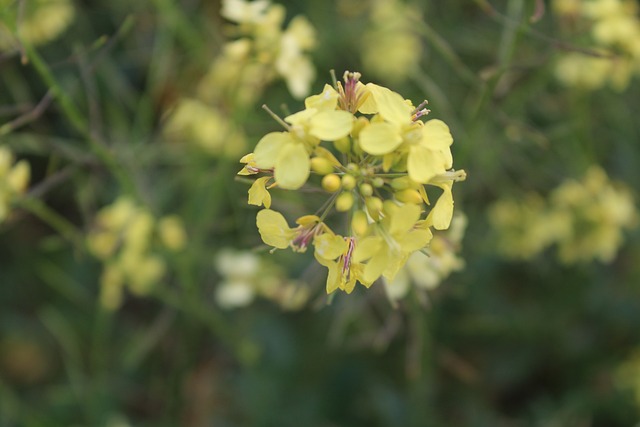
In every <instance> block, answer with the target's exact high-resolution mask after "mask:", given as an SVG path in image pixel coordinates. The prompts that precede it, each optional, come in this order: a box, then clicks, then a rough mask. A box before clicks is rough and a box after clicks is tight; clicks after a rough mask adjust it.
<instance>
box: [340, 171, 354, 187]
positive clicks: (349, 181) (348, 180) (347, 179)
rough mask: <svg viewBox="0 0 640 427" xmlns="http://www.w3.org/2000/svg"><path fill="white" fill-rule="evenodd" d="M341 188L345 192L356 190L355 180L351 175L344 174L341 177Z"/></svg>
mask: <svg viewBox="0 0 640 427" xmlns="http://www.w3.org/2000/svg"><path fill="white" fill-rule="evenodd" d="M342 187H343V188H344V189H345V190H353V189H354V188H356V179H355V178H354V177H353V175H349V174H346V175H343V176H342Z"/></svg>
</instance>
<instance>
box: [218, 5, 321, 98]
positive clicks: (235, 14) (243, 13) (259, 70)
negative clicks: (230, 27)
mask: <svg viewBox="0 0 640 427" xmlns="http://www.w3.org/2000/svg"><path fill="white" fill-rule="evenodd" d="M221 13H222V16H223V17H225V18H226V19H228V20H229V21H232V22H235V23H237V24H238V26H237V27H235V31H236V33H237V35H238V37H239V38H238V39H237V40H235V41H234V42H232V43H229V44H227V46H226V47H225V49H224V51H223V53H222V56H221V57H220V58H219V59H218V60H217V61H216V62H215V63H214V64H213V65H212V69H211V79H213V80H214V81H216V83H217V84H216V85H211V86H210V90H213V91H215V90H223V91H232V92H233V93H234V96H236V97H239V98H240V99H246V100H247V101H248V102H249V103H251V101H252V100H253V99H255V98H254V97H255V96H256V94H259V93H260V92H261V89H262V87H264V85H266V84H267V83H269V82H270V81H272V80H274V79H276V78H282V79H284V81H285V82H286V84H287V87H288V88H289V91H290V92H291V94H292V95H293V96H294V97H296V98H302V97H304V96H305V95H307V94H308V93H309V88H310V85H311V83H312V82H313V80H314V79H315V69H314V68H313V64H312V63H311V61H310V60H309V58H308V57H307V55H306V52H308V51H309V50H311V49H312V48H313V47H314V46H315V40H316V35H315V30H314V28H313V27H312V26H311V24H310V23H309V21H308V20H307V19H306V18H305V17H303V16H296V17H294V18H293V19H292V20H291V22H289V25H288V26H287V27H286V28H285V29H283V22H284V19H285V15H286V11H285V8H284V7H283V6H281V5H277V4H271V3H270V2H269V1H267V0H257V1H254V2H248V1H244V0H223V2H222V12H221Z"/></svg>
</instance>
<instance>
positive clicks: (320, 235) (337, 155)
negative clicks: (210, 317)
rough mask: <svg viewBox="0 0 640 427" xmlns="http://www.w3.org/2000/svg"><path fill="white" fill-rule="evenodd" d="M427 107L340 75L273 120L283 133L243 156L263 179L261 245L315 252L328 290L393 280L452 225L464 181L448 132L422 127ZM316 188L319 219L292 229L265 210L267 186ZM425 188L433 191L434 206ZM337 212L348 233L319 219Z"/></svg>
mask: <svg viewBox="0 0 640 427" xmlns="http://www.w3.org/2000/svg"><path fill="white" fill-rule="evenodd" d="M425 104H426V101H425V102H424V103H422V104H420V105H419V106H418V107H417V108H416V107H414V106H413V105H412V104H411V102H410V101H408V100H405V99H404V98H403V97H402V96H400V95H399V94H397V93H395V92H393V91H391V90H390V89H388V88H385V87H382V86H379V85H376V84H373V83H368V84H366V85H365V84H363V83H361V82H360V74H359V73H350V72H346V73H345V74H344V84H342V83H340V82H337V83H336V86H335V87H332V86H330V85H325V87H324V89H323V91H322V93H320V94H317V95H312V96H310V97H308V98H307V99H306V100H305V107H306V108H305V109H304V110H302V111H299V112H296V113H294V114H291V115H289V116H287V117H285V118H284V120H283V119H280V118H278V117H277V116H275V115H274V116H275V117H276V118H277V120H278V121H279V122H280V123H281V124H282V126H283V127H284V129H285V130H284V131H283V132H272V133H269V134H267V135H265V136H264V137H263V138H262V139H261V140H260V141H259V142H258V144H257V146H256V148H255V150H254V152H253V153H250V154H248V155H246V156H244V157H243V158H242V160H241V162H243V163H244V164H245V166H244V168H243V169H242V170H241V171H240V172H239V174H241V175H246V176H250V175H260V176H259V177H258V178H257V179H256V180H255V182H254V183H253V185H252V186H251V188H250V189H249V203H250V204H253V205H257V206H261V205H264V206H265V207H266V208H267V209H264V210H262V211H260V212H258V215H257V225H258V229H259V231H260V235H261V237H262V240H263V241H264V242H265V243H266V244H268V245H270V246H273V247H274V248H278V249H285V248H287V247H291V248H292V249H293V250H294V251H298V252H303V251H305V250H306V249H307V248H308V247H309V246H310V245H313V247H314V255H315V258H316V260H317V261H318V262H319V263H320V264H322V265H323V266H325V267H327V269H328V270H329V273H328V278H327V286H326V288H327V292H328V293H331V292H333V291H335V290H337V289H340V290H343V291H345V292H347V293H350V292H352V291H353V289H354V287H355V285H356V283H358V282H359V283H361V284H363V285H365V286H367V287H369V286H371V284H373V283H374V282H375V281H376V280H378V279H379V278H380V277H384V278H386V279H387V280H393V278H394V277H395V276H396V273H397V272H398V271H399V270H400V269H401V268H402V266H404V264H405V263H406V261H407V259H408V258H409V256H410V255H411V254H412V253H414V252H416V251H420V250H423V249H424V248H426V247H427V246H428V244H429V242H430V241H431V238H432V236H433V234H432V231H431V229H432V228H433V229H436V230H444V229H447V228H448V227H449V224H450V222H451V218H452V216H453V193H452V187H453V183H454V182H456V181H460V180H463V179H465V178H466V175H465V172H464V171H455V170H453V169H452V167H453V157H452V154H451V149H450V146H451V144H452V143H453V138H452V136H451V133H450V132H449V128H448V127H447V125H446V124H445V123H444V122H442V121H441V120H437V119H432V120H428V121H426V122H423V121H422V120H421V118H422V117H424V116H426V115H427V114H428V113H429V111H428V110H426V109H425V108H424V105H425ZM272 114H273V113H272ZM312 175H313V179H311V180H310V177H311V176H312ZM308 181H310V182H309V184H307V182H308ZM317 181H319V184H320V187H321V188H322V190H323V191H324V192H326V193H328V195H329V196H328V200H327V202H326V203H325V205H324V206H323V207H322V208H321V209H320V211H319V212H318V213H317V214H316V215H306V216H303V217H301V218H298V220H297V221H296V223H297V226H296V227H294V228H291V227H289V225H288V223H287V220H286V219H285V218H284V216H283V215H282V214H280V213H279V212H277V211H275V210H271V209H269V208H270V207H271V202H272V200H271V195H270V193H269V189H271V188H274V187H278V188H282V189H286V190H297V189H300V188H301V187H303V186H305V185H311V184H312V183H313V182H317ZM425 186H429V187H430V188H433V187H436V188H438V189H440V191H441V192H440V196H439V197H438V198H437V200H436V201H435V202H433V201H432V199H433V195H432V196H431V199H430V196H428V194H427V189H426V187H425ZM334 208H335V210H336V211H338V212H346V213H347V214H348V218H349V225H348V231H347V233H345V235H340V234H337V233H335V232H334V231H333V230H332V229H331V228H330V226H329V225H328V224H327V223H326V222H325V219H326V218H327V215H328V214H329V212H330V211H332V210H333V209H334Z"/></svg>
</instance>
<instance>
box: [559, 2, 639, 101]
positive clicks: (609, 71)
mask: <svg viewBox="0 0 640 427" xmlns="http://www.w3.org/2000/svg"><path fill="white" fill-rule="evenodd" d="M553 5H554V10H555V11H556V13H558V15H560V16H561V17H562V18H564V19H565V20H566V21H568V22H569V23H570V24H571V25H565V26H564V27H569V28H577V29H578V32H579V33H583V32H584V31H583V29H582V28H583V27H584V26H586V27H587V32H588V34H589V35H590V38H591V40H592V45H591V46H590V47H591V48H592V49H593V50H594V51H595V52H596V53H598V55H599V56H590V55H585V54H583V53H578V52H574V53H569V54H564V55H563V56H562V57H561V58H560V60H559V61H558V63H557V66H556V76H557V77H558V79H559V80H560V81H561V82H563V83H564V84H566V85H569V86H576V87H580V88H583V89H588V90H593V89H597V88H600V87H603V86H605V85H607V84H610V85H611V86H612V87H613V88H615V89H617V90H623V89H625V88H626V87H627V85H628V84H629V80H630V79H631V77H632V75H633V74H636V73H638V72H639V71H640V20H639V19H638V4H637V2H635V1H633V0H555V1H554V3H553Z"/></svg>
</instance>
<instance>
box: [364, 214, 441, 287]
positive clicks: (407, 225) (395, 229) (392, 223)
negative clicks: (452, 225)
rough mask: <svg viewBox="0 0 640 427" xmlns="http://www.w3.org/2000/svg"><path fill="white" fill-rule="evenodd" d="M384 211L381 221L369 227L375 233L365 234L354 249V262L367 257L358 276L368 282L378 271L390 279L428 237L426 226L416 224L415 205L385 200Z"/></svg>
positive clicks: (374, 277) (429, 235)
mask: <svg viewBox="0 0 640 427" xmlns="http://www.w3.org/2000/svg"><path fill="white" fill-rule="evenodd" d="M384 214H385V216H384V218H383V219H382V220H381V221H379V222H378V223H376V224H374V225H373V226H372V227H370V228H371V229H373V230H374V232H375V235H373V236H368V237H365V238H364V239H363V240H362V241H361V242H360V244H359V245H358V247H357V248H356V250H355V253H354V260H355V261H356V262H360V261H365V260H369V261H368V262H367V264H366V266H365V267H364V271H363V276H362V278H363V279H364V280H365V281H366V282H369V283H373V282H374V281H376V280H377V279H378V278H379V277H380V276H381V275H384V276H385V277H386V278H387V279H389V280H392V279H393V277H394V276H395V274H396V273H397V271H398V270H399V269H400V268H401V267H402V265H404V263H405V262H406V260H407V257H408V256H409V254H411V253H412V252H415V251H417V250H420V249H422V248H424V247H425V246H426V245H427V244H428V243H429V241H430V240H431V237H432V234H431V231H430V230H429V229H428V228H422V227H416V225H417V223H418V220H419V218H420V207H419V206H417V205H411V204H407V205H403V206H396V205H394V204H392V203H386V204H385V208H384Z"/></svg>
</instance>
